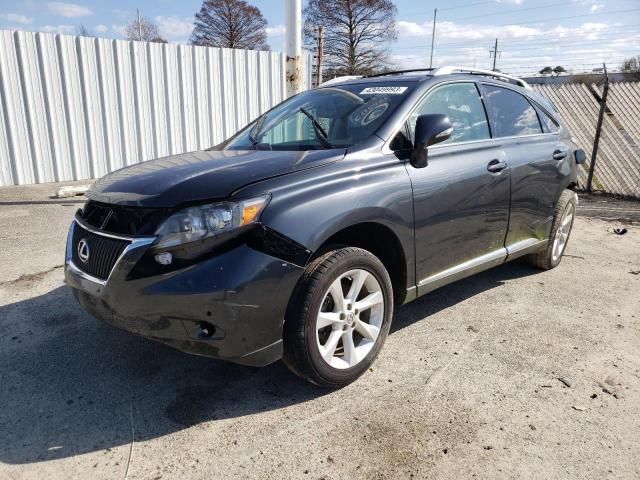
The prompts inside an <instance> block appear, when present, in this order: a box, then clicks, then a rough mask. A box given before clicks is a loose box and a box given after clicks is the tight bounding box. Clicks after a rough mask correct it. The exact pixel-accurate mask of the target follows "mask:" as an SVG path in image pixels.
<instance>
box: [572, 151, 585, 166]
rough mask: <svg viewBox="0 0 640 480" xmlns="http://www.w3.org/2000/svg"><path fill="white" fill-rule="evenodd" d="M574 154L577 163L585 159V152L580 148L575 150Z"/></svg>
mask: <svg viewBox="0 0 640 480" xmlns="http://www.w3.org/2000/svg"><path fill="white" fill-rule="evenodd" d="M575 156H576V163H577V164H578V165H580V164H581V163H584V161H585V160H586V159H587V154H586V153H584V150H582V149H581V148H579V149H577V150H576V152H575Z"/></svg>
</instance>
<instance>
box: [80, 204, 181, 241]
mask: <svg viewBox="0 0 640 480" xmlns="http://www.w3.org/2000/svg"><path fill="white" fill-rule="evenodd" d="M169 214H170V210H169V209H166V208H142V207H124V206H121V205H109V204H106V203H99V202H94V201H93V200H89V201H88V202H87V203H86V204H85V206H84V208H83V209H82V213H81V214H80V218H82V220H83V221H84V223H85V224H86V225H88V226H90V227H93V228H95V229H96V230H100V231H104V232H110V233H113V234H115V235H125V236H132V237H139V236H149V235H153V233H154V232H155V231H156V229H157V228H158V226H159V225H160V224H161V223H162V222H163V221H164V220H165V219H166V218H167V217H168V216H169Z"/></svg>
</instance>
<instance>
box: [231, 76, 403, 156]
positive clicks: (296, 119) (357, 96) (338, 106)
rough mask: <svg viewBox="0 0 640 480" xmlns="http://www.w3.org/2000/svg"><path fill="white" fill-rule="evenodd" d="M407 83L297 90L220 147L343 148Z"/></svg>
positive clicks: (369, 128) (382, 116) (383, 114)
mask: <svg viewBox="0 0 640 480" xmlns="http://www.w3.org/2000/svg"><path fill="white" fill-rule="evenodd" d="M411 89H412V84H411V83H408V82H407V83H406V84H404V83H398V82H394V83H393V84H392V85H380V84H375V85H371V86H367V85H366V84H356V85H353V84H352V85H337V86H335V87H330V88H329V87H328V88H319V89H316V90H309V91H306V92H303V93H301V94H299V95H296V96H295V97H292V98H290V99H288V100H286V101H284V102H282V103H281V104H280V105H278V106H276V107H275V108H273V109H272V110H270V111H269V112H267V113H266V114H264V115H262V116H261V117H258V118H257V119H256V120H255V121H254V122H252V123H251V124H249V125H248V126H247V127H246V128H245V129H243V130H242V131H240V132H239V133H238V134H236V135H235V136H234V137H233V138H231V139H230V140H229V141H228V142H227V143H226V144H225V146H224V148H225V149H230V150H251V149H260V150H318V149H323V148H346V147H349V146H351V145H355V144H358V143H360V142H362V141H363V140H365V139H367V138H368V137H370V136H371V135H372V134H373V133H374V132H375V131H376V130H377V129H378V128H379V127H380V126H381V125H382V124H383V123H384V122H385V121H386V119H387V118H388V117H389V115H391V113H392V112H393V111H394V110H395V109H396V108H397V107H398V105H400V103H401V102H402V100H404V98H405V97H406V96H407V94H408V93H409V92H410V90H411Z"/></svg>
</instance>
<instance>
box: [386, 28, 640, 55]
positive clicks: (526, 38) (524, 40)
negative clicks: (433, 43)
mask: <svg viewBox="0 0 640 480" xmlns="http://www.w3.org/2000/svg"><path fill="white" fill-rule="evenodd" d="M627 26H629V27H635V25H629V24H625V25H616V30H615V31H613V30H609V31H608V32H607V31H605V32H600V33H599V32H594V34H598V35H601V37H600V38H597V39H592V40H590V39H584V40H582V41H575V40H572V41H575V42H576V43H583V42H601V41H602V40H606V37H608V36H609V35H613V34H624V33H630V34H631V35H639V36H640V28H639V29H636V28H631V29H630V30H626V29H624V28H623V27H627ZM544 34H545V32H539V33H535V34H530V35H523V36H520V37H510V38H509V39H508V40H503V41H509V44H510V45H518V44H529V43H531V42H530V41H531V40H536V39H537V38H538V37H542V36H543V35H544ZM564 38H567V37H555V38H551V39H549V38H547V39H542V38H541V39H539V41H540V42H541V43H555V42H558V41H561V40H562V39H564ZM487 40H488V38H487V39H467V40H465V41H459V42H457V41H456V42H445V43H440V44H438V49H440V48H442V47H448V46H468V45H469V42H482V41H487ZM421 47H423V48H424V47H428V45H425V44H417V45H412V46H405V47H394V48H396V49H409V48H421Z"/></svg>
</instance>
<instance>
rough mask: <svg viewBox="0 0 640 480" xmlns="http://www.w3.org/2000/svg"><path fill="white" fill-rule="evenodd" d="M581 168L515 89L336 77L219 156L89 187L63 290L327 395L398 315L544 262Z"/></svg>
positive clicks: (157, 336)
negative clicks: (461, 283) (427, 298)
mask: <svg viewBox="0 0 640 480" xmlns="http://www.w3.org/2000/svg"><path fill="white" fill-rule="evenodd" d="M584 159H585V154H584V152H583V151H582V150H580V149H579V148H578V146H577V145H576V143H575V141H574V140H572V138H571V136H570V133H569V131H568V130H567V127H566V126H565V125H564V124H563V122H562V120H561V119H560V117H559V115H558V112H557V110H556V109H555V108H554V105H553V104H551V103H550V102H549V100H547V99H546V98H544V97H542V96H541V95H539V94H537V93H536V92H534V91H533V90H532V89H531V88H530V87H529V85H527V84H526V83H525V82H524V81H522V80H520V79H517V78H514V77H510V76H507V75H503V74H500V73H496V72H489V71H483V70H476V69H467V68H461V67H444V68H440V69H435V70H420V71H402V72H393V73H391V74H384V75H378V76H372V77H364V78H353V77H352V78H348V79H337V80H333V81H330V82H328V83H326V84H323V85H321V86H320V87H319V88H316V89H314V90H309V91H306V92H304V93H300V94H298V95H295V96H293V97H291V98H289V99H287V100H286V101H284V102H282V103H281V104H279V105H277V106H276V107H274V108H273V109H271V110H269V111H268V112H266V113H264V114H263V115H262V116H260V117H259V118H257V119H256V120H255V121H253V122H252V123H251V124H249V125H247V126H246V127H245V128H244V129H242V130H241V131H240V132H238V133H237V134H236V135H235V136H233V137H232V138H230V139H229V140H227V141H225V142H224V143H222V144H220V145H218V146H215V147H213V148H210V149H208V150H205V151H198V152H192V153H185V154H180V155H174V156H170V157H167V158H161V159H157V160H152V161H149V162H145V163H142V164H138V165H133V166H129V167H126V168H123V169H121V170H118V171H116V172H113V173H111V174H109V175H107V176H105V177H103V178H102V179H100V180H98V181H96V182H95V183H94V184H93V186H92V187H91V189H90V190H89V191H88V192H87V198H88V201H87V202H86V204H85V205H84V207H83V208H82V209H80V210H78V212H77V213H76V215H75V218H74V220H73V222H72V224H71V228H70V231H69V237H68V242H67V248H66V262H65V276H66V282H67V284H68V285H69V287H70V288H71V291H72V292H73V295H74V297H75V298H76V299H77V301H78V302H79V303H80V305H81V306H82V307H83V308H84V309H85V310H87V311H88V312H90V313H91V314H93V315H94V316H95V317H97V318H99V319H102V320H104V321H106V322H108V323H110V324H112V325H114V326H116V327H119V328H121V329H124V330H127V331H129V332H132V333H136V334H140V335H142V336H145V337H148V338H150V339H153V340H157V341H159V342H162V343H165V344H168V345H170V346H172V347H175V348H177V349H180V350H183V351H185V352H189V353H193V354H199V355H205V356H210V357H216V358H219V359H224V360H229V361H233V362H237V363H240V364H245V365H252V366H263V365H267V364H270V363H272V362H275V361H277V360H279V359H283V360H284V362H285V363H286V365H287V366H288V367H289V368H290V369H291V370H292V371H293V372H295V373H296V374H297V375H299V376H301V377H303V378H305V379H307V380H308V381H310V382H313V383H315V384H317V385H321V386H326V387H340V386H343V385H346V384H348V383H349V382H352V381H354V380H355V379H356V378H358V377H359V376H360V375H362V373H363V372H365V371H366V370H367V368H368V367H369V366H370V364H371V363H372V361H373V360H374V359H375V357H376V356H377V355H378V352H379V351H380V349H381V348H382V345H383V343H384V341H385V338H386V337H387V334H388V333H389V327H390V325H391V321H392V316H393V312H394V305H401V304H404V303H407V302H410V301H412V300H414V299H416V298H417V297H420V296H422V295H425V294H428V293H429V292H431V291H433V290H435V289H437V288H439V287H442V286H443V285H446V284H448V283H451V282H454V281H456V280H459V279H461V278H464V277H467V276H469V275H472V274H474V273H476V272H480V271H482V270H485V269H488V268H491V267H493V266H496V265H500V264H502V263H504V262H506V261H509V260H513V259H516V258H518V257H525V258H526V259H527V261H528V262H530V263H531V264H533V265H535V266H537V267H539V268H541V269H550V268H554V267H556V266H557V265H558V264H559V263H560V260H561V259H562V255H563V252H564V250H565V248H566V245H567V241H568V239H569V234H570V233H571V227H572V225H573V219H574V216H575V209H576V201H577V197H576V195H575V193H574V192H573V189H574V188H575V186H576V172H577V164H578V163H581V162H583V161H584Z"/></svg>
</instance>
